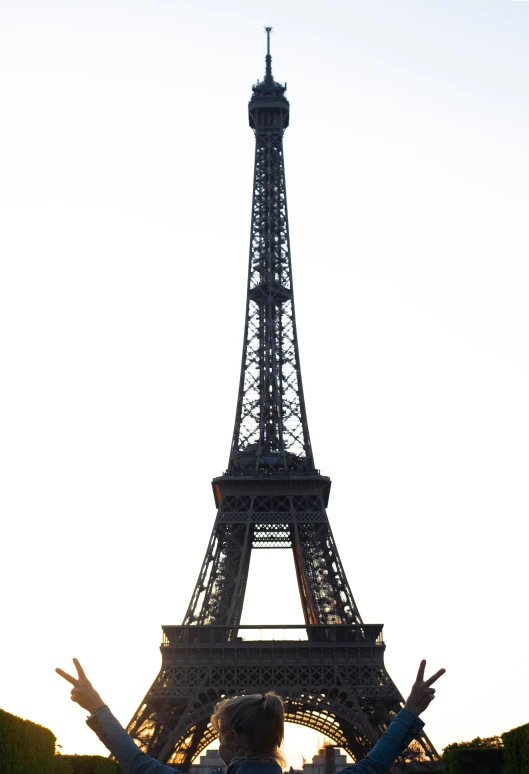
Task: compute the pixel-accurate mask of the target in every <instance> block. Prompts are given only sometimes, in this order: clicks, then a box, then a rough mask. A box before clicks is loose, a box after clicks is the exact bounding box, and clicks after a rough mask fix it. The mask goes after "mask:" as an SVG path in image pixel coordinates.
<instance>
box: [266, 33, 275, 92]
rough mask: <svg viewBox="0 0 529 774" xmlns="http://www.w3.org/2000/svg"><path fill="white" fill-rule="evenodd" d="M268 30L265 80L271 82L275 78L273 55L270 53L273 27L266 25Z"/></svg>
mask: <svg viewBox="0 0 529 774" xmlns="http://www.w3.org/2000/svg"><path fill="white" fill-rule="evenodd" d="M265 31H266V60H265V61H266V70H265V81H266V82H268V83H269V82H270V81H272V80H273V78H272V56H271V54H270V33H271V32H272V27H265Z"/></svg>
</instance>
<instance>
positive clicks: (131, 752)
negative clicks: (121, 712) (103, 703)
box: [86, 707, 178, 774]
mask: <svg viewBox="0 0 529 774" xmlns="http://www.w3.org/2000/svg"><path fill="white" fill-rule="evenodd" d="M86 723H87V725H88V726H89V727H90V728H91V729H92V731H95V733H96V734H97V736H98V737H99V738H100V739H101V741H102V742H103V744H104V745H105V747H106V748H107V749H108V750H110V752H111V753H112V755H113V756H114V758H116V760H117V762H118V763H119V765H120V766H121V768H122V769H123V771H124V773H125V774H175V771H178V770H177V769H174V768H173V767H172V766H166V765H165V764H164V763H160V761H157V760H155V759H154V758H151V757H150V755H146V754H145V753H144V752H142V751H141V750H140V748H139V747H138V746H137V745H136V743H135V741H134V740H133V738H132V737H131V736H129V735H128V734H127V732H126V731H125V729H124V728H123V726H122V725H121V723H120V722H119V721H118V720H116V718H115V717H114V715H113V714H112V713H111V711H110V710H109V708H108V707H102V708H101V709H100V710H98V711H97V712H94V714H93V715H91V716H90V717H89V718H88V720H87V721H86Z"/></svg>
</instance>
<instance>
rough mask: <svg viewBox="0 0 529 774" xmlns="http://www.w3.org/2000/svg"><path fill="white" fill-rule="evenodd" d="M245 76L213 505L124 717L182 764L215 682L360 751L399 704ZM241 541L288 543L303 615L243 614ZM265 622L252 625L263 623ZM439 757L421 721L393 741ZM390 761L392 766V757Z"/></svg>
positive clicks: (277, 119)
mask: <svg viewBox="0 0 529 774" xmlns="http://www.w3.org/2000/svg"><path fill="white" fill-rule="evenodd" d="M267 32H268V51H267V55H266V72H265V77H264V80H263V81H260V82H258V83H257V84H256V85H255V86H254V87H253V96H252V98H251V100H250V103H249V119H250V126H251V128H252V129H253V131H254V133H255V141H256V147H255V171H254V189H253V204H252V228H251V240H250V257H249V270H248V292H247V303H246V325H245V334H244V345H243V355H242V367H241V378H240V386H239V395H238V400H237V411H236V418H235V427H234V432H233V440H232V445H231V452H230V458H229V464H228V468H227V470H226V472H225V473H224V474H223V475H222V476H220V477H218V478H215V479H214V480H213V494H214V497H215V504H216V506H217V516H216V520H215V523H214V526H213V531H212V534H211V539H210V541H209V545H208V548H207V551H206V555H205V559H204V562H203V565H202V569H201V571H200V575H199V578H198V582H197V584H196V587H195V590H194V592H193V595H192V598H191V602H190V605H189V608H188V610H187V613H186V616H185V619H184V622H183V624H182V626H164V627H163V632H164V639H163V643H162V646H161V652H162V667H161V670H160V673H159V675H158V677H157V678H156V680H155V681H154V683H153V685H152V686H151V688H150V689H149V691H148V693H147V695H146V696H145V698H144V700H143V702H142V703H141V705H140V707H139V708H138V710H137V711H136V713H135V714H134V717H133V718H132V720H131V722H130V724H129V726H128V730H129V733H130V734H131V735H132V736H133V737H134V738H135V740H136V742H137V744H138V745H139V747H140V748H141V749H142V750H144V751H145V752H148V753H149V754H150V755H152V756H154V757H155V758H158V760H160V761H163V762H165V763H170V764H174V765H175V766H177V767H178V768H179V769H182V770H184V771H186V770H187V769H188V767H189V766H190V764H191V762H192V761H193V759H194V758H195V757H196V756H197V755H198V754H199V753H200V752H201V751H202V750H203V749H204V748H205V747H206V746H207V744H209V743H210V742H211V741H213V739H214V730H213V728H212V726H211V724H210V722H209V719H210V716H211V714H212V711H213V708H214V706H215V704H216V703H217V702H218V701H219V700H220V699H221V698H223V697H224V696H228V695H233V694H240V693H261V692H265V691H269V690H273V691H276V692H277V693H279V694H280V695H282V696H283V698H284V700H285V709H286V719H287V721H289V722H293V723H298V724H301V725H305V726H308V727H310V728H313V729H315V730H317V731H319V732H320V733H323V734H325V735H326V736H327V737H329V738H331V739H332V740H333V741H334V742H335V743H336V744H337V745H339V746H341V747H343V748H344V749H345V750H347V752H348V753H349V754H350V755H352V756H353V757H354V758H355V759H360V758H362V757H363V756H364V755H366V753H367V752H368V751H369V750H370V749H371V748H372V746H373V744H374V743H375V742H376V740H377V739H378V738H379V737H380V735H381V734H382V733H383V732H384V730H385V729H386V728H387V726H388V724H389V723H390V721H391V719H392V717H393V716H394V715H395V713H396V712H398V711H399V709H400V707H401V706H402V701H403V700H402V696H401V695H400V693H399V691H398V690H397V688H396V686H395V685H394V683H393V681H392V680H391V678H390V676H389V675H388V673H387V671H386V669H385V667H384V658H383V656H384V649H385V645H384V642H383V639H382V625H366V624H364V623H363V621H362V619H361V617H360V613H359V612H358V608H357V606H356V603H355V601H354V598H353V595H352V593H351V589H350V588H349V584H348V582H347V578H346V576H345V572H344V570H343V566H342V563H341V561H340V557H339V555H338V551H337V548H336V545H335V542H334V538H333V535H332V532H331V528H330V525H329V520H328V518H327V513H326V506H327V503H328V499H329V491H330V486H331V482H330V479H329V478H327V477H326V476H322V475H321V474H320V472H319V471H318V470H316V468H315V466H314V459H313V454H312V447H311V443H310V437H309V430H308V424H307V415H306V410H305V401H304V397H303V386H302V381H301V371H300V365H299V353H298V342H297V332H296V317H295V310H294V294H293V286H292V267H291V259H290V241H289V230H288V214H287V198H286V186H285V167H284V156H283V134H284V131H285V129H286V128H287V126H288V123H289V103H288V101H287V99H286V98H285V91H286V85H285V86H283V85H281V84H279V83H277V82H276V81H274V79H273V76H272V66H271V56H270V35H269V33H270V30H269V29H267ZM253 548H290V549H291V550H292V552H293V556H294V563H295V568H296V573H297V579H298V586H299V593H300V597H301V602H302V607H303V612H304V616H305V625H304V626H302V627H288V628H287V629H284V630H283V634H282V638H280V639H279V640H278V639H274V634H275V633H276V632H275V629H274V627H260V628H258V627H242V626H241V624H240V620H241V613H242V605H243V601H244V594H245V588H246V581H247V577H248V569H249V564H250V556H251V551H252V549H253ZM263 633H264V634H263ZM418 759H419V760H421V761H422V762H423V763H422V766H423V768H427V767H429V766H430V767H432V768H439V766H440V758H439V756H438V754H437V753H436V751H435V749H434V748H433V746H432V745H431V743H430V742H429V740H428V738H427V737H426V736H425V735H423V736H421V737H420V738H419V739H418V740H417V741H416V742H414V743H413V745H412V748H410V749H409V750H408V751H406V753H405V754H404V755H403V757H402V759H401V760H400V765H401V766H404V767H405V764H406V761H408V762H409V761H412V760H418ZM397 770H398V769H395V771H397Z"/></svg>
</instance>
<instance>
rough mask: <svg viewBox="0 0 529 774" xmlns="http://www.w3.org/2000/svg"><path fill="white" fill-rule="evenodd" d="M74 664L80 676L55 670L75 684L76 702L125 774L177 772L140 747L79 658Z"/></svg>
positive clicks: (74, 695) (74, 697)
mask: <svg viewBox="0 0 529 774" xmlns="http://www.w3.org/2000/svg"><path fill="white" fill-rule="evenodd" d="M73 663H74V664H75V668H76V670H77V678H75V677H72V675H69V674H68V672H64V671H63V670H62V669H59V668H57V669H56V670H55V671H56V672H57V674H59V675H60V676H61V677H64V679H65V680H67V681H68V682H69V683H70V684H71V685H72V686H73V688H72V690H71V699H72V701H75V702H76V703H77V704H80V706H81V707H83V709H85V710H87V711H88V712H89V713H90V717H89V718H88V720H87V721H86V722H87V724H88V725H89V727H90V728H91V729H92V731H95V733H96V734H97V736H98V737H99V739H100V740H101V741H102V742H103V744H104V745H105V747H107V749H108V750H110V752H111V753H112V755H113V756H114V758H116V760H117V761H118V763H119V765H120V766H121V768H122V769H123V771H124V772H125V774H175V769H174V768H173V767H172V766H165V765H164V764H163V763H160V762H159V761H157V760H155V759H154V758H151V757H150V756H149V755H146V754H145V753H144V752H142V751H141V750H140V749H139V747H138V746H137V745H136V743H135V742H134V740H133V739H132V737H131V736H129V735H128V734H127V732H126V731H125V729H124V728H123V726H122V725H121V723H120V722H119V721H118V720H116V718H115V717H114V715H113V714H112V713H111V711H110V710H109V708H108V707H107V706H106V704H105V702H104V701H103V699H102V698H101V696H100V695H99V694H98V692H97V691H96V689H95V688H94V686H93V685H92V683H91V682H90V680H89V679H88V678H87V676H86V674H85V672H84V669H83V667H82V666H81V664H80V663H79V661H78V660H77V659H76V658H74V660H73Z"/></svg>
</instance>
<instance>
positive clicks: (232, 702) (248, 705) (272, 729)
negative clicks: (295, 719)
mask: <svg viewBox="0 0 529 774" xmlns="http://www.w3.org/2000/svg"><path fill="white" fill-rule="evenodd" d="M211 724H212V726H213V728H214V729H215V731H216V732H217V734H219V735H220V734H223V735H228V734H229V733H230V732H232V731H235V732H236V733H237V734H238V735H239V737H240V739H241V743H242V746H243V750H244V752H243V757H244V758H253V757H258V758H272V759H273V760H275V761H277V763H279V764H280V765H284V759H283V756H282V755H281V753H280V751H279V748H280V747H281V744H282V743H283V736H284V731H285V712H284V709H283V700H282V698H281V697H280V696H278V695H277V694H276V693H265V694H264V695H263V694H261V693H253V694H250V695H248V696H233V697H232V698H230V699H224V701H221V702H219V703H218V704H217V706H216V707H215V711H214V712H213V715H212V716H211Z"/></svg>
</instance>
